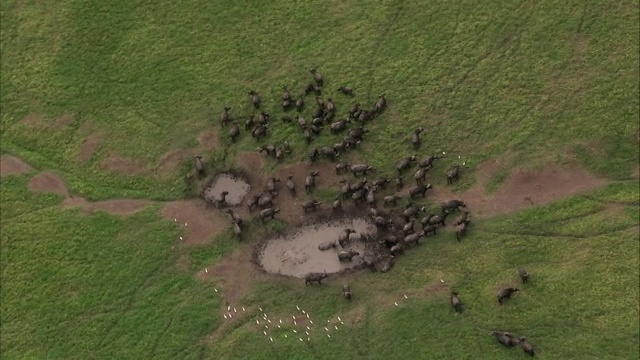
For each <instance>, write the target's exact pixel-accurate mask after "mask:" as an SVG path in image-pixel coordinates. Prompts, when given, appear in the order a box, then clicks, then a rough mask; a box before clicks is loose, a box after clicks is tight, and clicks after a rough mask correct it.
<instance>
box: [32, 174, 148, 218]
mask: <svg viewBox="0 0 640 360" xmlns="http://www.w3.org/2000/svg"><path fill="white" fill-rule="evenodd" d="M29 190H31V191H34V192H50V193H55V194H60V195H62V196H64V197H65V200H64V201H63V203H62V207H63V208H65V209H68V208H78V207H79V208H81V209H82V210H83V212H84V213H85V214H93V213H94V212H95V211H97V210H103V211H106V212H108V213H110V214H114V215H120V216H125V215H132V214H135V213H137V212H138V211H141V210H142V209H144V208H145V207H146V206H148V205H149V204H152V203H153V202H152V201H148V200H133V199H114V200H106V201H98V202H90V201H87V200H85V199H83V198H81V197H74V196H72V195H70V194H69V191H68V190H67V186H66V185H65V183H64V181H63V180H62V179H61V178H60V177H59V176H58V175H56V174H54V173H52V172H42V173H40V174H38V175H36V176H34V177H33V178H32V179H31V181H29Z"/></svg>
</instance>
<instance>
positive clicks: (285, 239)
mask: <svg viewBox="0 0 640 360" xmlns="http://www.w3.org/2000/svg"><path fill="white" fill-rule="evenodd" d="M346 228H351V229H353V230H355V231H356V232H355V233H352V234H351V235H350V237H349V239H350V240H349V241H348V242H347V243H345V247H344V249H343V248H341V247H340V245H337V246H336V247H335V248H330V249H328V250H325V251H322V250H319V249H318V245H320V244H323V243H326V242H329V241H334V240H335V241H336V242H337V240H338V237H339V236H340V234H341V233H343V232H344V230H345V229H346ZM376 231H377V229H376V227H375V225H373V224H372V223H370V222H368V221H367V220H365V219H359V218H355V219H346V220H336V221H329V222H325V223H319V224H314V225H308V226H303V227H300V228H298V229H295V230H293V232H292V233H289V234H287V235H284V236H282V237H279V238H274V239H272V240H268V241H267V243H266V245H265V246H264V248H263V249H262V252H261V254H260V258H259V259H260V260H259V262H260V265H261V266H262V267H263V268H264V269H265V270H266V271H268V272H270V273H274V274H280V275H288V276H295V277H299V278H303V277H304V276H305V275H306V274H307V273H309V272H324V271H326V272H327V273H329V274H331V273H337V272H340V271H342V270H345V269H349V268H353V267H356V266H358V265H361V264H362V256H363V255H364V252H365V243H364V242H362V241H360V234H363V233H364V234H367V235H371V236H375V234H376ZM342 250H353V251H357V252H359V253H360V255H356V256H355V257H353V258H352V260H351V261H340V260H339V259H338V252H340V251H342Z"/></svg>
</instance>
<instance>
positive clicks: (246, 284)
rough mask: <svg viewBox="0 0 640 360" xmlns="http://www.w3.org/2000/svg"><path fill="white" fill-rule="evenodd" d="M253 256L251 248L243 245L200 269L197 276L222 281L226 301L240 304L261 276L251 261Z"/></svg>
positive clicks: (202, 278)
mask: <svg viewBox="0 0 640 360" xmlns="http://www.w3.org/2000/svg"><path fill="white" fill-rule="evenodd" d="M251 256H252V251H251V249H249V247H248V246H243V247H241V248H238V249H236V250H235V251H234V252H232V253H231V254H230V255H229V256H227V257H225V258H224V259H223V260H222V261H220V262H219V263H217V264H216V265H214V266H212V267H209V268H206V269H203V270H201V271H199V272H198V273H197V274H196V277H197V278H198V279H200V280H214V281H216V280H217V281H220V282H221V284H222V286H223V287H224V291H223V293H224V299H225V301H226V302H227V303H228V304H238V303H239V302H240V300H241V299H242V298H243V297H244V296H245V295H246V294H247V293H248V292H249V289H251V285H252V282H253V281H254V280H255V279H257V278H258V277H259V276H260V273H259V272H258V271H257V269H256V266H255V265H254V264H253V263H252V262H251ZM225 310H226V309H225Z"/></svg>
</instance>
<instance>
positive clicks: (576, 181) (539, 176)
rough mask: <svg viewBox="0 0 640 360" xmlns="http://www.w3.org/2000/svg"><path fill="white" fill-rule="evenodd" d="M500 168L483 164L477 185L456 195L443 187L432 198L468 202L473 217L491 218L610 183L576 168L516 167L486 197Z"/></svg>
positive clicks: (478, 173)
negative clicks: (491, 178) (490, 216)
mask: <svg viewBox="0 0 640 360" xmlns="http://www.w3.org/2000/svg"><path fill="white" fill-rule="evenodd" d="M498 168H499V164H498V163H496V162H495V161H489V162H486V163H483V164H481V165H480V166H479V168H478V170H477V172H476V178H477V182H476V184H474V186H472V187H471V188H470V189H469V190H468V191H466V192H464V193H459V194H455V193H453V192H451V190H449V189H447V188H446V187H444V188H443V187H440V188H434V189H433V193H431V194H430V195H431V196H432V198H435V199H436V200H438V201H443V200H446V199H452V198H459V199H461V200H463V201H465V202H466V203H467V205H468V206H469V209H470V210H471V211H472V212H473V214H474V216H489V215H496V214H504V213H508V212H513V211H516V210H519V209H522V208H526V207H530V206H537V205H543V204H548V203H550V202H553V201H555V200H558V199H561V198H564V197H567V196H570V195H575V194H578V193H581V192H584V191H587V190H591V189H595V188H597V187H600V186H602V185H604V184H606V183H607V182H608V180H607V179H604V178H600V177H597V176H594V175H593V174H590V173H588V172H587V171H586V170H584V169H582V168H580V167H578V166H576V165H573V166H571V167H568V168H562V167H560V166H559V165H556V164H547V165H545V166H544V167H543V168H542V169H540V170H531V169H526V168H516V169H514V170H513V171H512V172H511V174H510V175H509V177H508V178H507V179H506V180H505V181H504V183H503V184H502V185H501V186H500V187H499V188H498V189H497V190H496V191H495V192H494V193H491V194H487V193H486V192H485V190H484V189H485V186H486V183H487V181H488V179H489V178H490V177H491V174H492V173H495V171H497V169H498Z"/></svg>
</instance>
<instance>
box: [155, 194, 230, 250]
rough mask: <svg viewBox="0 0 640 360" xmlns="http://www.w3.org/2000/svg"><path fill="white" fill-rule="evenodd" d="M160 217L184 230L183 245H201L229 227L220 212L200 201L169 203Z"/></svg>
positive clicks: (228, 223) (227, 221)
mask: <svg viewBox="0 0 640 360" xmlns="http://www.w3.org/2000/svg"><path fill="white" fill-rule="evenodd" d="M162 216H164V217H165V218H166V219H168V220H171V221H175V222H177V223H178V225H180V226H181V227H182V228H184V231H185V233H184V236H183V238H182V239H183V244H185V245H202V244H204V243H206V242H207V241H209V240H211V239H213V238H214V237H215V236H216V235H218V234H220V233H221V232H222V231H224V229H226V228H227V227H229V226H230V222H229V220H228V219H226V218H225V217H224V216H222V214H221V213H220V211H218V210H216V209H211V208H207V206H206V204H205V202H204V201H203V200H201V199H192V200H178V201H170V202H168V203H166V204H165V206H164V208H163V209H162Z"/></svg>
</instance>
